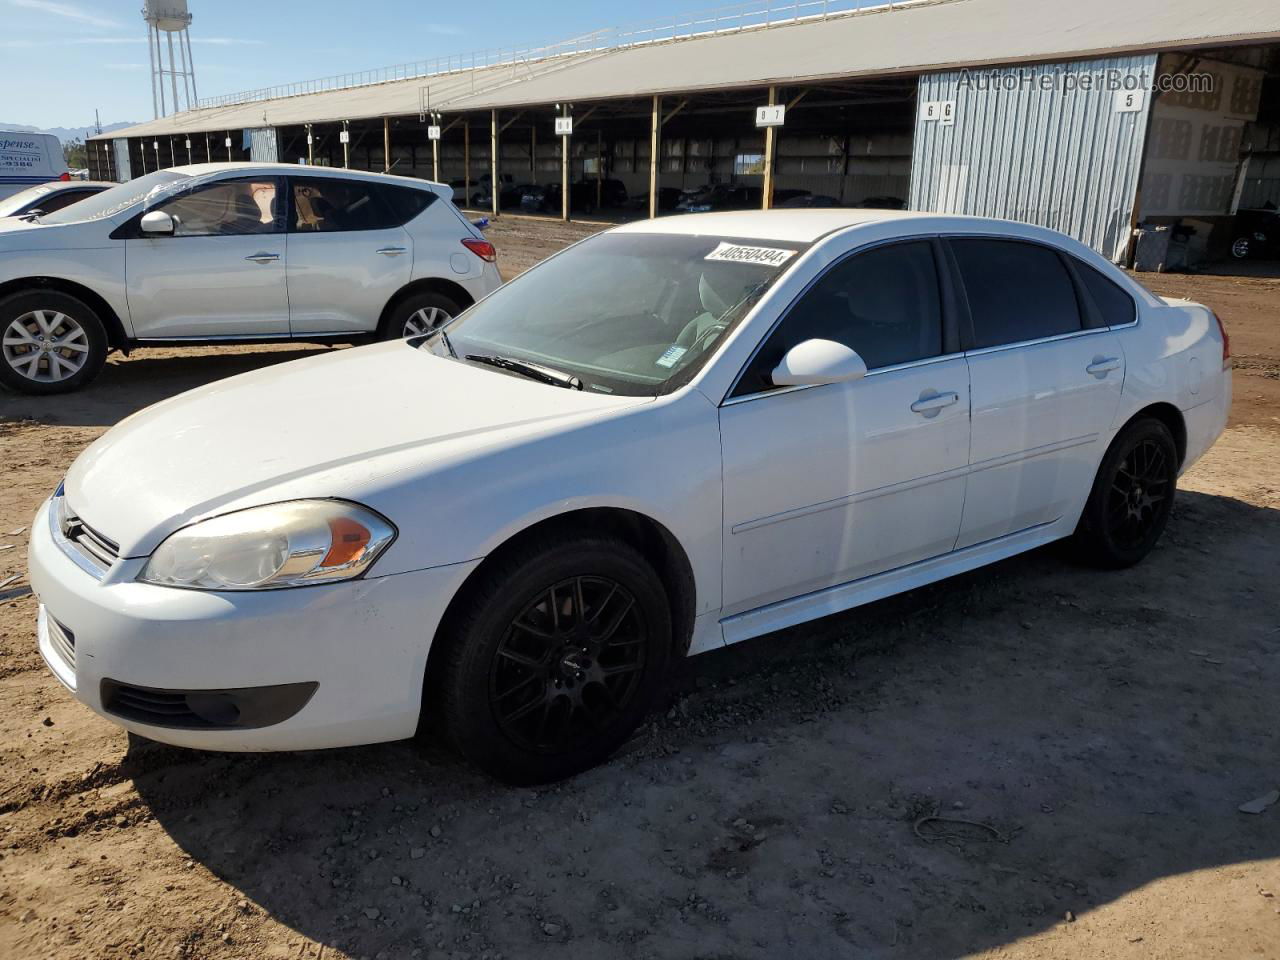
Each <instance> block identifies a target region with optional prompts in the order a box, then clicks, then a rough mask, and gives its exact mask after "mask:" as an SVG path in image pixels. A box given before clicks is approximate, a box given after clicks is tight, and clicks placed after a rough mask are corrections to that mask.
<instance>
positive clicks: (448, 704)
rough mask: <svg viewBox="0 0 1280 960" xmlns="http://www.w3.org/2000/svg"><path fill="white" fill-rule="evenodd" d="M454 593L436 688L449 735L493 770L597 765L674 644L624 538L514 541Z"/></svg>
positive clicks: (626, 731) (541, 772) (551, 771)
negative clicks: (455, 604) (457, 598)
mask: <svg viewBox="0 0 1280 960" xmlns="http://www.w3.org/2000/svg"><path fill="white" fill-rule="evenodd" d="M553 599H554V605H553V603H552V602H551V601H552V600H553ZM462 604H463V605H462V606H461V607H460V608H459V609H458V612H457V614H456V615H451V616H450V622H449V623H448V624H447V625H446V627H445V629H444V631H443V632H442V636H441V642H443V643H445V644H446V645H447V646H446V647H445V650H444V653H445V656H444V658H443V660H442V661H440V662H441V665H442V666H441V670H442V673H441V676H440V678H439V679H440V681H441V682H440V683H439V684H437V685H434V687H433V688H434V689H436V690H438V691H439V696H440V698H441V700H442V706H443V714H444V720H445V723H446V725H447V728H448V730H449V733H450V736H451V737H452V739H453V742H454V744H455V745H456V746H457V748H458V749H459V750H460V752H461V753H462V755H463V756H464V757H466V759H467V760H469V761H470V762H471V763H472V764H474V765H475V766H477V767H479V768H480V769H481V770H483V771H485V772H486V773H488V774H490V775H491V776H493V777H496V778H497V779H499V780H503V781H505V782H507V783H511V784H518V785H527V784H536V783H547V782H551V781H554V780H561V779H564V778H565V777H569V776H572V775H573V774H576V773H580V772H581V771H583V770H586V769H588V768H590V767H592V766H595V765H596V764H597V763H600V762H601V761H602V760H604V759H605V758H606V757H608V756H609V755H610V754H611V753H613V752H614V751H615V750H616V749H617V748H618V747H619V746H621V745H622V744H623V742H625V741H626V739H627V738H628V737H629V736H630V735H631V734H632V732H633V731H634V730H635V729H636V727H637V726H638V725H639V723H640V721H641V720H642V719H643V718H644V715H645V713H646V712H647V711H648V710H649V708H650V706H651V705H652V703H653V700H654V698H655V696H656V695H657V693H658V691H659V690H660V689H661V686H662V681H663V677H664V676H665V674H666V671H667V665H668V663H669V661H670V658H671V651H672V628H671V611H670V607H669V605H668V603H667V595H666V592H665V591H664V590H663V587H662V581H661V580H659V579H658V576H657V574H656V573H655V572H654V570H653V568H652V567H650V566H649V564H648V563H647V562H646V561H645V559H644V558H643V557H642V556H641V555H640V554H639V553H638V552H637V551H636V550H634V549H633V548H632V547H631V546H629V545H628V544H626V543H624V542H622V541H620V540H614V539H611V538H606V537H597V536H591V535H578V536H571V537H567V538H556V539H548V540H543V541H540V542H533V543H530V544H528V545H526V546H524V547H520V548H517V549H515V550H514V551H513V552H512V553H510V554H509V555H507V556H505V557H502V558H500V559H498V560H497V561H496V562H495V563H494V565H493V566H492V567H491V568H490V569H488V570H486V571H484V572H483V574H482V579H481V580H480V581H478V582H477V583H476V584H475V585H474V586H473V587H470V588H468V592H467V595H466V596H465V598H463V599H462ZM583 609H585V610H586V616H585V617H581V618H580V617H579V615H578V611H580V610H583ZM553 610H555V611H556V612H555V613H554V614H553V613H552V611H553Z"/></svg>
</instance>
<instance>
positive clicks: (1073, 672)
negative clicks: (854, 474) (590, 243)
mask: <svg viewBox="0 0 1280 960" xmlns="http://www.w3.org/2000/svg"><path fill="white" fill-rule="evenodd" d="M590 229H591V228H589V227H581V226H563V225H559V224H548V223H533V222H529V221H521V220H516V219H514V218H509V217H504V218H503V220H502V221H501V222H499V223H498V224H495V226H494V227H493V228H492V231H491V236H492V237H493V239H494V241H495V242H496V243H497V244H498V246H499V249H500V252H501V253H500V256H501V259H500V263H501V266H502V267H503V270H504V272H505V273H506V275H507V276H510V275H512V274H513V273H515V272H517V271H518V270H520V269H523V268H525V267H527V266H529V265H530V264H531V263H533V262H535V261H536V260H537V259H539V258H540V257H542V256H545V255H546V254H547V253H548V252H550V251H551V250H553V249H555V248H557V247H558V246H559V245H561V244H563V243H564V242H566V241H568V240H571V239H575V238H577V237H579V236H582V235H584V234H585V233H586V232H589V230H590ZM1141 279H1142V280H1143V281H1144V282H1148V283H1149V284H1150V286H1151V287H1152V288H1153V289H1155V290H1157V291H1158V292H1160V293H1164V294H1173V295H1187V296H1191V297H1193V298H1195V299H1198V300H1201V301H1203V302H1205V303H1208V304H1210V305H1211V306H1213V307H1214V308H1215V309H1217V310H1219V312H1220V313H1221V315H1222V317H1223V318H1224V320H1225V322H1226V324H1227V327H1228V329H1229V331H1230V333H1231V336H1232V344H1233V348H1234V352H1235V356H1236V374H1235V396H1236V400H1235V406H1234V408H1233V411H1232V419H1231V426H1230V428H1229V430H1228V432H1227V433H1226V434H1225V435H1224V436H1223V438H1222V440H1221V441H1220V442H1219V443H1218V444H1217V446H1216V447H1215V448H1214V449H1213V450H1212V451H1211V452H1210V453H1209V455H1208V456H1206V457H1205V458H1204V460H1203V461H1202V462H1201V463H1200V464H1198V465H1197V466H1196V467H1195V468H1194V469H1193V470H1192V471H1191V472H1190V473H1189V474H1188V475H1187V476H1186V477H1185V478H1184V480H1183V482H1182V484H1181V488H1182V489H1181V492H1180V494H1179V499H1178V503H1177V508H1176V512H1175V514H1174V517H1173V520H1172V522H1171V524H1170V527H1169V530H1168V533H1167V535H1166V536H1165V538H1164V540H1163V541H1162V543H1161V545H1160V547H1159V548H1158V549H1157V550H1156V552H1155V553H1154V554H1153V555H1152V556H1151V557H1150V558H1149V559H1148V560H1147V561H1146V562H1145V563H1143V564H1141V565H1140V566H1139V567H1137V568H1135V569H1133V570H1129V571H1126V572H1123V573H1115V574H1103V573H1098V572H1096V571H1092V570H1086V569H1082V568H1079V567H1077V566H1074V565H1072V564H1071V563H1070V562H1069V561H1068V560H1066V559H1065V558H1064V557H1063V556H1062V555H1061V552H1060V551H1058V550H1055V549H1046V550H1041V551H1037V552H1035V553H1032V554H1030V555H1026V556H1023V557H1020V558H1016V559H1014V560H1010V561H1007V562H1005V563H1002V564H999V565H997V566H994V567H990V568H987V569H984V570H979V571H976V572H974V573H972V574H968V575H965V576H962V577H958V578H955V579H952V580H949V581H946V582H944V583H941V584H936V585H934V586H931V587H928V588H925V589H922V590H917V591H914V592H912V593H910V594H906V595H904V596H900V597H896V598H893V599H891V600H888V601H884V602H881V603H877V604H874V605H872V606H869V607H864V608H862V609H859V610H856V611H853V612H851V613H848V614H846V615H841V616H837V617H833V618H829V619H827V620H823V621H820V622H818V623H815V624H810V625H807V626H805V627H802V628H797V629H794V630H791V631H787V632H785V633H781V634H776V635H773V636H770V637H764V638H760V639H758V640H755V641H752V642H749V643H746V644H740V645H738V646H736V647H733V648H730V649H726V650H723V651H718V652H715V653H711V654H707V655H705V656H702V657H698V658H695V659H693V660H690V661H688V662H686V663H685V664H683V665H681V667H680V668H679V669H678V670H677V673H676V676H675V677H674V678H673V681H672V684H671V687H670V695H669V697H668V698H667V702H666V703H665V704H664V707H663V710H662V711H661V712H659V713H658V714H657V715H656V716H655V717H653V718H652V721H651V722H650V723H648V724H647V725H646V726H645V727H644V728H643V730H642V731H641V733H640V734H639V735H638V736H637V737H636V738H635V739H634V740H633V741H632V743H631V744H630V745H629V746H628V747H627V748H626V749H625V750H624V751H623V752H622V754H621V755H620V756H618V757H617V758H616V759H614V760H613V761H612V762H610V763H609V764H607V765H605V766H604V767H602V768H600V769H597V770H594V771H592V772H590V773H587V774H585V775H583V776H581V777H578V778H576V779H574V780H572V781H570V782H568V783H564V784H561V785H559V786H556V787H552V788H547V789H539V790H528V789H524V790H512V789H507V788H504V787H501V786H499V785H496V784H494V783H492V782H490V781H488V780H485V779H483V778H482V777H480V776H478V775H477V774H475V773H473V772H472V771H470V770H469V769H467V768H466V767H464V766H462V765H461V764H460V763H459V762H458V761H456V760H455V759H453V758H452V757H451V756H450V755H448V754H447V753H444V752H443V751H440V750H437V749H435V748H423V747H420V746H416V745H414V744H409V743H402V744H389V745H383V746H376V747H367V748H360V749H348V750H338V751H327V752H316V753H307V754H295V755H255V756H246V755H230V754H208V753H196V752H190V751H183V750H178V749H172V748H168V747H163V746H159V745H156V744H151V743H148V742H145V741H141V740H132V741H131V740H130V738H128V737H127V736H126V735H125V734H124V733H123V732H121V731H120V730H119V729H118V728H116V727H115V726H113V725H112V724H110V723H107V722H106V721H104V720H101V719H99V718H97V717H96V716H94V715H93V714H91V713H90V712H89V711H88V710H87V709H85V708H83V707H81V706H80V705H78V704H77V703H76V702H75V701H74V700H73V699H72V698H71V697H70V695H69V694H68V693H67V692H66V691H65V690H64V689H63V688H62V687H61V686H59V684H58V683H57V681H56V680H54V678H53V677H52V675H51V674H50V673H49V672H48V670H47V669H46V668H45V667H44V666H43V664H42V662H41V660H40V657H39V654H38V653H37V652H36V649H35V638H34V623H35V613H36V604H35V601H34V599H33V598H32V597H31V596H30V594H29V589H28V587H27V585H26V581H25V580H18V581H16V582H14V583H11V584H8V585H6V586H3V587H0V957H5V958H8V957H13V958H18V957H23V958H28V957H30V958H37V957H38V958H50V960H68V958H82V957H85V958H88V957H92V958H98V957H111V958H114V957H140V958H147V957H151V958H154V957H178V958H244V960H250V958H252V960H256V958H280V960H285V958H288V960H297V958H318V957H323V958H326V960H328V958H339V957H367V958H410V957H425V958H446V957H447V958H454V960H458V958H472V960H481V958H498V957H504V958H557V960H560V958H607V957H626V958H651V957H652V958H703V960H713V958H714V960H728V958H748V957H750V958H755V957H767V958H772V957H783V956H786V957H796V958H828V957H830V958H835V957H842V958H843V957H858V958H951V957H962V956H963V957H984V958H995V957H1000V958H1018V960H1032V958H1046V960H1050V958H1051V960H1077V958H1085V957H1087V958H1099V960H1130V958H1132V960H1139V958H1141V960H1157V958H1175V957H1176V958H1197V960H1199V958H1218V957H1220V958H1227V960H1237V958H1263V957H1280V805H1277V806H1274V807H1272V808H1271V809H1269V810H1268V811H1266V812H1265V813H1262V814H1260V815H1256V816H1250V815H1246V814H1243V813H1240V812H1237V809H1236V808H1237V806H1238V805H1239V804H1241V803H1242V802H1244V801H1247V800H1250V799H1253V798H1255V797H1258V796H1261V795H1263V794H1265V793H1267V792H1268V791H1270V790H1272V789H1273V788H1277V787H1280V724H1278V723H1277V714H1276V698H1277V690H1280V587H1278V586H1277V582H1278V581H1280V549H1278V548H1280V280H1276V279H1266V278H1260V277H1208V276H1159V277H1149V276H1144V277H1142V278H1141ZM317 349H319V348H294V347H282V348H276V349H203V348H202V349H187V350H180V351H179V350H164V351H161V350H148V351H139V352H136V353H135V354H134V355H133V356H131V357H129V358H123V357H115V358H113V359H112V361H111V362H110V364H109V366H108V369H107V370H106V371H105V373H104V375H103V376H102V377H101V379H100V380H99V381H98V382H97V383H96V384H94V385H93V386H92V387H91V388H90V389H88V390H86V391H84V392H83V393H81V394H77V395H73V396H69V397H64V398H54V399H51V400H42V401H36V400H32V399H27V398H16V397H12V396H0V582H3V581H4V580H5V579H6V577H8V576H9V575H11V574H22V573H23V572H24V571H25V551H26V541H27V530H26V529H25V527H26V526H27V525H28V524H29V523H30V522H31V517H32V514H33V513H34V511H35V509H36V507H37V505H38V504H39V502H40V500H41V499H42V498H44V497H45V496H46V495H47V494H48V492H49V491H50V490H51V489H52V488H53V487H54V486H55V484H56V483H57V481H58V479H59V477H60V476H61V474H62V472H63V471H64V470H65V469H66V467H67V465H68V464H69V463H70V462H71V460H72V459H73V458H74V457H75V456H76V454H77V453H79V451H80V450H81V449H83V448H84V446H85V445H86V444H87V443H89V442H90V441H91V440H92V439H93V438H94V437H96V436H98V435H99V434H100V433H102V432H103V431H104V430H105V429H107V428H108V427H109V426H110V425H111V424H113V423H115V422H116V421H117V420H119V419H120V418H121V417H123V416H125V415H126V414H128V413H129V412H131V411H133V410H136V409H138V408H140V407H142V406H144V405H146V404H149V403H152V402H154V401H157V400H159V399H161V398H163V397H166V396H170V395H172V394H174V393H176V392H178V391H180V390H185V389H187V388H190V387H193V386H197V385H199V384H202V383H206V382H208V381H210V380H213V379H217V378H220V377H223V376H227V375H230V374H233V373H237V372H241V371H244V370H249V369H252V368H255V367H260V366H263V365H266V364H271V363H276V362H280V361H284V360H290V359H294V358H296V357H300V356H305V355H308V354H310V353H313V352H316V350H317ZM20 528H22V529H20ZM267 641H269V638H264V642H267ZM934 815H936V816H938V817H943V818H950V819H948V820H928V819H925V820H922V819H921V818H924V817H929V816H934ZM953 821H972V822H971V823H962V822H953Z"/></svg>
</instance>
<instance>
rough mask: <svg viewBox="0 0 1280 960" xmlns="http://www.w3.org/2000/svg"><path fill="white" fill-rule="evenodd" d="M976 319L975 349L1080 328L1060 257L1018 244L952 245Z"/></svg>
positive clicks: (956, 242)
mask: <svg viewBox="0 0 1280 960" xmlns="http://www.w3.org/2000/svg"><path fill="white" fill-rule="evenodd" d="M951 249H952V250H953V251H955V256H956V263H957V264H958V265H959V267H960V276H961V278H962V279H963V280H964V289H965V293H966V294H967V295H968V298H969V311H970V313H971V314H972V316H973V340H974V342H973V347H974V348H975V349H981V348H982V347H996V346H999V345H1001V344H1004V343H1017V342H1019V341H1021V340H1036V339H1039V338H1040V337H1052V336H1056V335H1057V334H1060V333H1070V332H1072V331H1074V330H1079V329H1080V310H1079V308H1078V306H1077V305H1076V292H1075V288H1074V287H1073V286H1072V285H1071V277H1070V275H1069V274H1068V273H1067V270H1066V267H1064V266H1063V264H1062V261H1061V260H1060V259H1059V257H1058V254H1057V253H1055V252H1054V251H1053V250H1050V249H1049V248H1048V247H1040V246H1036V245H1035V244H1031V243H1019V242H1018V241H1016V240H952V241H951Z"/></svg>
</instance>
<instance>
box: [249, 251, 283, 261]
mask: <svg viewBox="0 0 1280 960" xmlns="http://www.w3.org/2000/svg"><path fill="white" fill-rule="evenodd" d="M245 259H246V260H252V261H253V262H254V263H275V262H276V261H277V260H279V259H280V254H278V253H255V254H252V255H251V256H248V257H245Z"/></svg>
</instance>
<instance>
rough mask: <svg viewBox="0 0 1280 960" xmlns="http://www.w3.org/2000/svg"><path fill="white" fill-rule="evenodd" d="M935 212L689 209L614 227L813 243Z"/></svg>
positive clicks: (830, 209) (627, 231) (647, 231)
mask: <svg viewBox="0 0 1280 960" xmlns="http://www.w3.org/2000/svg"><path fill="white" fill-rule="evenodd" d="M930 216H934V214H927V213H916V212H914V211H906V210H850V209H845V208H839V207H830V208H803V207H801V208H787V209H774V210H731V211H724V212H722V213H687V214H682V215H679V216H670V217H660V218H658V219H656V220H637V221H635V222H633V223H627V224H623V225H622V226H620V227H616V228H615V229H616V230H617V231H618V232H625V233H680V234H710V235H712V236H721V237H742V238H750V239H754V240H789V241H792V242H799V243H812V242H813V241H814V240H817V239H818V238H819V237H824V236H826V235H827V234H829V233H832V232H833V231H836V230H842V229H844V228H846V227H856V226H859V225H861V224H866V223H876V222H879V221H881V220H889V219H903V220H906V219H911V218H917V217H930Z"/></svg>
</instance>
